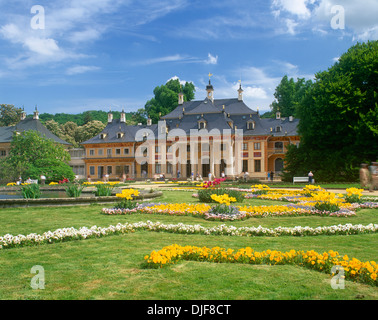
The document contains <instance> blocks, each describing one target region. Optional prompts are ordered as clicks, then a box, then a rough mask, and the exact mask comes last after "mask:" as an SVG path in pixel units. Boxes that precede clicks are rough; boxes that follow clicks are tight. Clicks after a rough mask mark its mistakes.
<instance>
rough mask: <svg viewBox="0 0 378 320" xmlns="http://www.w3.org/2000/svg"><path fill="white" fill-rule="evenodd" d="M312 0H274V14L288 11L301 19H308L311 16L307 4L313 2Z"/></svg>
mask: <svg viewBox="0 0 378 320" xmlns="http://www.w3.org/2000/svg"><path fill="white" fill-rule="evenodd" d="M311 2H313V1H311V0H273V2H272V8H273V14H274V15H275V16H278V15H279V13H281V11H286V12H288V13H290V14H292V15H295V16H297V17H299V18H301V19H306V18H309V17H310V16H311V12H310V10H309V9H308V8H307V4H308V3H311Z"/></svg>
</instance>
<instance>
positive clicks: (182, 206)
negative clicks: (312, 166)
mask: <svg viewBox="0 0 378 320" xmlns="http://www.w3.org/2000/svg"><path fill="white" fill-rule="evenodd" d="M359 207H364V206H363V205H359V206H358V207H357V206H354V207H353V208H352V209H342V210H339V211H337V212H329V211H326V210H317V209H314V208H313V207H312V206H303V205H300V204H288V205H273V206H235V207H233V208H235V210H236V211H234V212H233V213H234V214H237V213H238V214H239V213H240V215H238V216H237V217H232V214H228V215H225V216H219V220H227V219H226V218H228V220H235V219H237V218H238V219H244V218H249V217H255V218H260V217H261V218H262V217H268V216H304V215H312V216H315V215H316V216H336V217H348V216H354V215H355V214H356V213H355V211H353V209H354V208H359ZM365 207H366V208H375V207H378V204H374V203H372V204H366V206H365ZM212 208H213V207H212V206H210V205H208V204H199V203H196V204H187V203H144V204H139V205H138V206H137V207H135V208H133V210H130V209H123V210H122V209H120V208H103V209H102V213H103V214H108V215H120V214H121V215H122V214H131V213H144V214H167V215H178V216H184V215H191V216H197V217H203V218H205V219H206V218H208V217H211V219H212V220H214V218H215V216H214V213H215V212H213V210H212ZM230 210H231V209H230ZM211 213H212V215H211Z"/></svg>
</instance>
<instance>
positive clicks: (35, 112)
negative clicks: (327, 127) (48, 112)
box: [33, 106, 39, 120]
mask: <svg viewBox="0 0 378 320" xmlns="http://www.w3.org/2000/svg"><path fill="white" fill-rule="evenodd" d="M33 119H34V120H39V112H38V109H37V106H35V111H34V115H33Z"/></svg>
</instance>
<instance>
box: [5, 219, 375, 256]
mask: <svg viewBox="0 0 378 320" xmlns="http://www.w3.org/2000/svg"><path fill="white" fill-rule="evenodd" d="M138 230H147V231H155V232H170V233H180V234H203V235H227V236H247V237H248V236H270V237H277V236H317V235H352V234H362V233H375V232H377V231H378V224H372V223H371V224H369V225H366V226H364V225H361V224H358V225H352V224H345V225H341V224H339V225H334V226H329V227H316V228H312V227H300V226H298V227H294V228H290V227H277V228H274V229H270V228H264V227H262V226H258V227H239V228H238V227H234V226H227V225H225V224H222V225H219V226H215V227H210V228H206V227H203V226H201V225H198V224H196V225H188V224H183V223H178V224H163V223H160V222H151V221H147V222H137V223H125V224H121V223H119V224H117V225H116V226H113V225H111V226H109V227H106V228H102V227H97V226H93V227H91V228H86V227H82V228H80V229H75V228H63V229H57V230H55V231H53V232H52V231H48V232H45V233H43V234H36V233H31V234H29V235H26V236H25V235H21V234H20V235H17V236H13V235H10V234H6V235H5V236H3V237H0V249H5V248H13V247H23V246H32V245H39V244H47V243H55V242H63V241H70V240H84V239H88V238H99V237H104V236H109V235H114V234H125V233H129V232H134V231H138Z"/></svg>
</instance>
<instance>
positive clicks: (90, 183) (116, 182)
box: [83, 181, 120, 186]
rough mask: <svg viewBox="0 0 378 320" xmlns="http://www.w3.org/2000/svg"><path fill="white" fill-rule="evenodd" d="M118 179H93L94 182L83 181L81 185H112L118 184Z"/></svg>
mask: <svg viewBox="0 0 378 320" xmlns="http://www.w3.org/2000/svg"><path fill="white" fill-rule="evenodd" d="M119 183H120V182H118V181H109V182H103V181H94V182H87V181H86V182H83V185H98V184H107V185H110V186H114V185H116V184H119Z"/></svg>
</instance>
